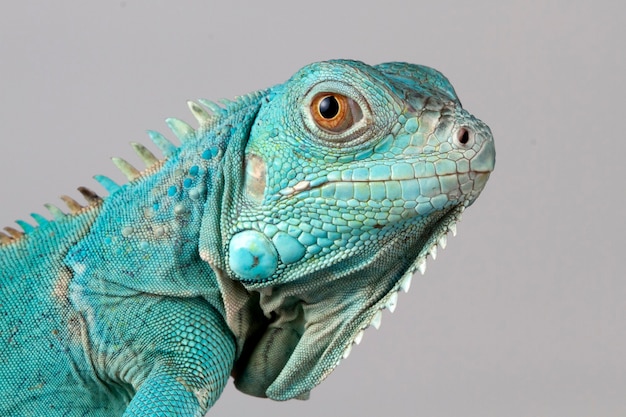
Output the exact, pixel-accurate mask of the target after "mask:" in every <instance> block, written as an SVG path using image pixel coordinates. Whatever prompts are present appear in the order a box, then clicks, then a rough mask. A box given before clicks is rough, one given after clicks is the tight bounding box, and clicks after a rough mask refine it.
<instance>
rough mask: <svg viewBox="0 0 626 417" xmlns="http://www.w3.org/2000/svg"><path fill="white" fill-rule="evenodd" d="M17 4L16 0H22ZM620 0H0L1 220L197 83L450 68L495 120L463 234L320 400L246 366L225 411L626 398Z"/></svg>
mask: <svg viewBox="0 0 626 417" xmlns="http://www.w3.org/2000/svg"><path fill="white" fill-rule="evenodd" d="M8 4H10V6H7V5H8ZM617 4H618V2H617V1H613V2H609V1H595V2H590V1H589V2H583V1H528V0H526V1H511V2H504V1H474V2H463V1H454V2H453V1H449V2H446V1H444V2H442V1H433V0H429V1H424V2H408V1H407V2H400V1H392V0H385V1H369V2H365V1H362V2H345V3H339V2H338V1H325V0H318V1H309V2H301V3H296V2H290V3H289V2H278V1H263V2H252V1H250V2H248V3H247V4H245V3H241V2H234V1H233V2H225V1H221V2H217V1H213V2H205V4H201V2H188V1H178V2H169V3H167V4H166V2H164V1H158V2H157V1H153V2H140V1H132V0H129V1H123V2H99V3H98V4H96V2H83V1H56V2H38V3H35V2H30V1H24V2H4V3H3V4H2V6H1V7H0V129H1V130H0V178H1V180H0V196H1V197H0V198H1V204H0V221H1V222H2V223H3V224H5V225H8V224H10V223H11V222H12V221H13V220H14V219H16V218H24V217H26V216H27V215H28V213H30V212H32V211H39V212H43V211H44V209H43V208H42V204H43V203H45V202H58V200H57V196H58V195H60V194H62V193H69V194H70V195H72V196H75V197H76V198H78V193H77V192H73V191H72V190H74V189H75V188H76V186H79V185H89V186H92V187H93V188H94V189H96V190H98V191H102V190H101V189H100V188H99V186H98V185H96V184H95V182H94V181H93V180H91V179H90V177H91V175H92V174H95V173H105V174H107V175H110V176H111V177H113V178H115V179H117V180H121V179H122V175H121V174H119V173H117V172H116V170H115V169H114V167H113V166H112V165H111V163H110V162H109V161H108V157H109V156H113V155H118V156H123V157H128V159H129V160H131V161H133V162H136V161H137V158H135V157H133V155H132V154H133V152H132V150H131V149H130V147H129V146H128V145H127V142H129V141H137V140H139V141H142V142H144V143H147V142H148V139H147V137H145V136H144V133H143V132H144V129H146V128H156V129H158V130H161V131H165V130H166V128H165V125H164V123H163V121H162V120H163V119H164V118H165V117H168V116H176V117H180V118H184V119H186V120H192V117H191V116H190V115H189V114H188V112H187V110H186V105H185V101H186V100H187V99H191V98H197V97H207V98H211V99H217V98H220V97H232V96H234V95H237V94H243V93H246V92H249V91H252V90H255V89H259V88H264V87H267V86H270V85H272V84H275V83H278V82H282V81H284V80H285V79H287V78H288V77H289V76H290V75H291V74H292V73H293V72H294V71H295V70H297V69H298V68H299V67H301V66H302V65H305V64H307V63H309V62H311V61H316V60H322V59H328V58H337V57H345V58H356V59H360V60H363V61H366V62H369V63H379V62H383V61H388V60H401V61H410V62H416V63H422V64H427V65H430V66H433V67H436V68H438V69H440V70H441V71H443V72H444V73H445V74H446V75H447V76H448V77H449V78H450V80H451V81H452V83H453V84H454V85H455V87H456V89H457V92H458V94H459V96H460V98H461V100H462V102H463V103H464V106H465V107H466V108H467V109H469V110H470V111H471V112H473V113H474V114H476V115H477V116H478V117H480V118H482V119H483V120H485V121H486V122H487V123H488V124H489V125H490V126H491V128H492V130H493V132H494V135H495V138H496V145H497V152H498V163H497V166H496V171H495V173H494V174H493V175H492V179H491V180H490V183H489V184H488V186H487V188H486V191H485V192H484V193H483V195H482V197H481V199H480V200H479V201H478V203H477V204H476V205H475V206H474V207H472V208H471V209H470V210H469V211H468V212H467V213H466V215H465V219H464V221H463V222H462V223H461V224H460V225H459V237H457V238H455V239H452V240H450V242H449V246H448V249H446V250H445V251H443V252H441V253H440V256H439V258H438V260H437V261H436V262H430V263H429V266H428V272H427V274H426V276H425V277H421V278H419V279H416V280H414V283H413V287H412V289H411V292H410V293H409V294H408V295H402V296H401V297H400V305H399V307H398V309H397V311H396V313H395V314H394V316H393V317H390V314H389V313H388V312H386V313H385V314H384V318H383V326H382V328H381V329H380V330H379V331H375V330H369V331H368V332H366V335H365V339H364V342H363V343H362V344H361V346H359V347H358V348H356V349H354V350H353V352H352V356H351V357H350V358H349V360H347V361H344V362H343V363H342V365H341V366H340V367H339V368H338V369H337V370H336V371H335V372H334V373H333V374H332V375H331V376H330V377H329V378H328V379H327V380H326V382H324V383H323V384H322V385H321V386H320V387H318V388H317V389H315V390H314V391H313V393H312V398H311V400H309V401H306V402H300V401H290V402H287V403H277V402H272V401H269V400H259V399H254V398H251V397H248V396H245V395H243V394H240V393H239V392H237V391H236V390H235V389H234V388H233V387H232V385H230V384H229V386H228V387H227V389H226V391H225V393H224V395H223V397H222V398H221V400H220V401H219V402H218V403H217V405H216V406H215V408H214V409H213V411H214V412H213V415H222V416H229V415H246V414H249V415H253V414H254V415H272V416H294V415H297V416H299V417H305V416H318V415H329V416H337V415H342V416H379V415H397V416H458V415H463V416H624V415H626V360H625V357H624V356H625V352H626V331H625V324H626V308H625V307H624V302H625V300H626V281H625V280H624V275H625V273H624V263H623V262H618V257H620V256H621V259H624V258H625V255H624V254H623V252H624V249H626V245H625V242H624V232H625V225H624V214H625V208H624V202H625V198H624V194H625V188H626V187H625V185H624V181H625V179H626V178H625V176H624V173H625V172H624V168H623V158H624V157H625V155H626V145H625V143H626V140H625V138H624V130H625V127H624V111H625V110H626V108H625V107H626V106H624V97H625V95H626V88H625V81H624V77H625V75H626V59H625V54H624V49H625V48H624V44H623V40H624V39H625V38H626V33H625V32H626V31H625V29H624V26H625V21H624V8H623V7H618V6H617Z"/></svg>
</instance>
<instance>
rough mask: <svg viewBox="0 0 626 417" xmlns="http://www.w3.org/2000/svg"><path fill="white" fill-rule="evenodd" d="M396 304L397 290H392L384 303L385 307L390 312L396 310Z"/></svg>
mask: <svg viewBox="0 0 626 417" xmlns="http://www.w3.org/2000/svg"><path fill="white" fill-rule="evenodd" d="M397 305H398V292H397V291H394V292H392V293H391V295H390V296H389V300H387V302H386V303H385V308H387V309H388V310H389V311H390V312H391V313H393V312H394V311H396V306H397Z"/></svg>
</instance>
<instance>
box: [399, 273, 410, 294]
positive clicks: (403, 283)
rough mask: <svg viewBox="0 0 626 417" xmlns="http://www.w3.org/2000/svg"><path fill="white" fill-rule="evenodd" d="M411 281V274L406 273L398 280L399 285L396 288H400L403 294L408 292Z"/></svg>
mask: <svg viewBox="0 0 626 417" xmlns="http://www.w3.org/2000/svg"><path fill="white" fill-rule="evenodd" d="M412 280H413V273H412V272H407V273H406V274H404V277H402V279H401V280H400V285H399V287H398V288H400V289H401V290H402V291H404V292H405V293H407V292H409V289H410V288H411V281H412Z"/></svg>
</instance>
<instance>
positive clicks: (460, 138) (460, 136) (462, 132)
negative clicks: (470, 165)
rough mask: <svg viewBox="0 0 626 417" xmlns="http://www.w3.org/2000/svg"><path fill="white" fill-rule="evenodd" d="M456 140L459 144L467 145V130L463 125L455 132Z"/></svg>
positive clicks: (468, 139) (468, 136)
mask: <svg viewBox="0 0 626 417" xmlns="http://www.w3.org/2000/svg"><path fill="white" fill-rule="evenodd" d="M456 140H457V142H459V143H460V144H461V145H467V144H468V143H469V141H470V134H469V131H468V130H467V129H466V128H464V127H462V128H460V129H459V131H458V132H457V133H456Z"/></svg>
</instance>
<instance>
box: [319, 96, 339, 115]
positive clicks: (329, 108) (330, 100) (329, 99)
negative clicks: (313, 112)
mask: <svg viewBox="0 0 626 417" xmlns="http://www.w3.org/2000/svg"><path fill="white" fill-rule="evenodd" d="M319 111H320V114H321V115H322V117H323V118H324V119H332V118H333V117H335V116H337V114H338V113H339V102H338V101H337V99H336V98H335V96H326V97H324V98H323V99H322V101H320V105H319Z"/></svg>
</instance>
